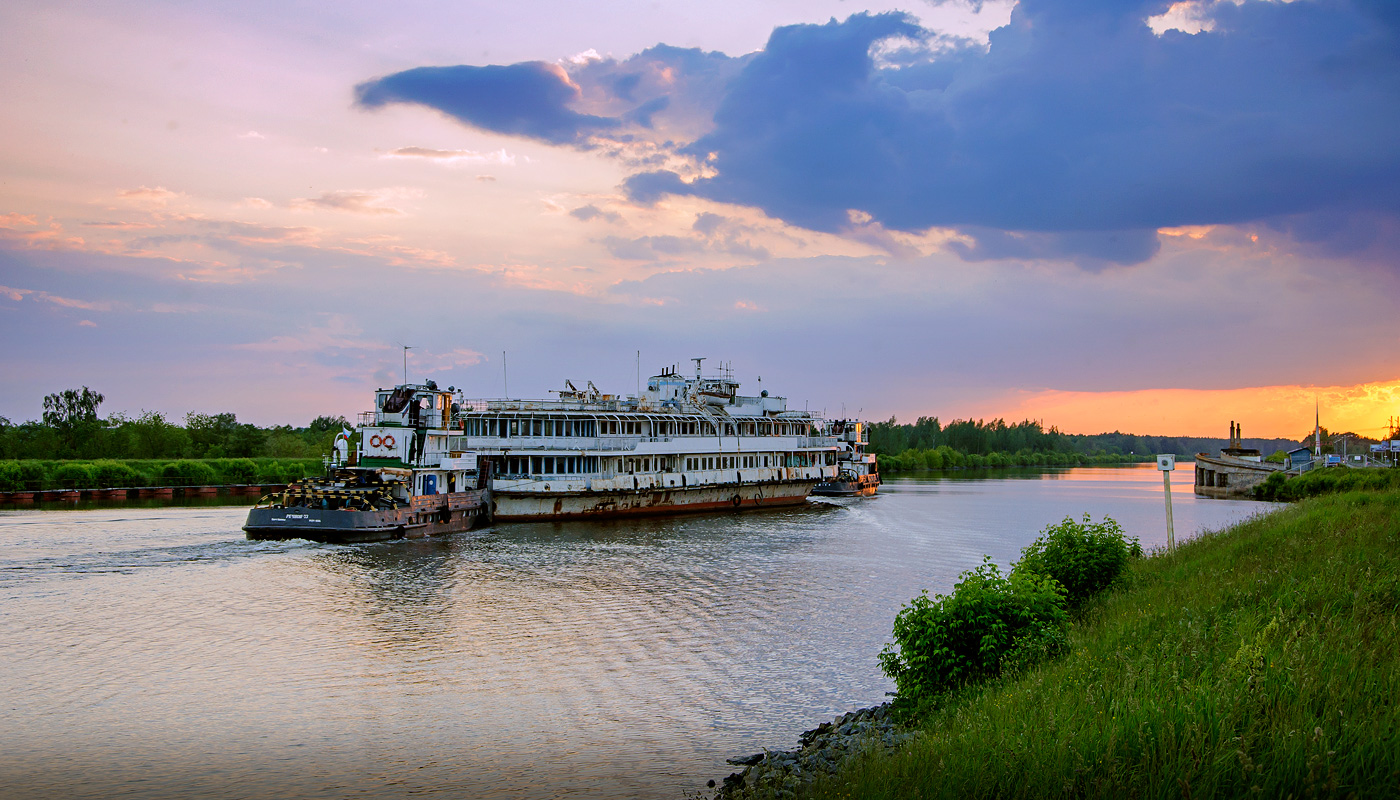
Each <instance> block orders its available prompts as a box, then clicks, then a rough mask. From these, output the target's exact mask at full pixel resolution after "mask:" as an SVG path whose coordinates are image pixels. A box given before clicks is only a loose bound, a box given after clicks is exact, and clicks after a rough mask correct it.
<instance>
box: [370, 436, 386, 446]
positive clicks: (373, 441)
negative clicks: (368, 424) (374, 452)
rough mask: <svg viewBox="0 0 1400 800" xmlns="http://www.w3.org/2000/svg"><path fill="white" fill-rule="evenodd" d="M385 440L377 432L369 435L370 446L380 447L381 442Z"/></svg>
mask: <svg viewBox="0 0 1400 800" xmlns="http://www.w3.org/2000/svg"><path fill="white" fill-rule="evenodd" d="M383 441H384V440H383V439H380V438H379V434H377V433H376V434H375V435H373V436H371V437H369V446H370V447H379V445H380V443H382V442H383Z"/></svg>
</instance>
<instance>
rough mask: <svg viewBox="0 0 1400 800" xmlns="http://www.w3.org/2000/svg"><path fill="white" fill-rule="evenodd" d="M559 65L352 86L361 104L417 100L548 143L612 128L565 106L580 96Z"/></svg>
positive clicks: (438, 70) (409, 75) (443, 71)
mask: <svg viewBox="0 0 1400 800" xmlns="http://www.w3.org/2000/svg"><path fill="white" fill-rule="evenodd" d="M580 93H581V92H580V90H579V87H578V85H577V84H575V83H574V82H573V81H571V80H570V79H569V75H568V73H567V72H565V71H564V69H563V67H561V66H559V65H557V64H546V63H544V62H542V61H531V62H526V63H521V64H509V65H506V66H485V67H471V66H456V67H418V68H416V69H410V70H406V71H404V72H398V73H395V74H393V75H387V76H385V77H383V78H376V79H374V80H371V81H366V82H365V83H362V84H360V85H359V86H357V87H355V99H356V102H357V103H359V105H360V106H362V107H364V108H378V107H380V106H384V105H387V104H389V103H418V104H420V105H425V106H429V107H431V108H436V109H438V110H439V111H442V112H444V113H446V114H449V115H451V116H453V117H455V118H457V119H458V120H460V121H462V122H465V123H467V124H469V125H472V126H475V127H478V128H482V129H484V130H488V131H494V132H496V133H508V134H514V135H518V136H528V137H530V138H533V139H540V140H543V141H546V142H550V143H553V144H567V143H573V142H579V141H582V140H583V139H584V138H585V137H586V136H587V135H588V134H590V133H592V132H594V131H602V130H608V129H610V128H615V127H617V126H618V125H620V124H621V123H620V122H619V121H618V120H616V119H611V118H608V117H600V116H595V115H592V114H580V113H578V112H576V111H573V110H571V109H570V108H569V105H570V103H572V102H573V101H574V100H576V99H577V98H578V97H579V95H580Z"/></svg>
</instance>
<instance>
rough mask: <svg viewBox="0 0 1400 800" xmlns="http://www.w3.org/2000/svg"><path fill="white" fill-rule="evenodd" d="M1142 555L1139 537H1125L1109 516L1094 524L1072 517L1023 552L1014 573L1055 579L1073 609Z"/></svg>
mask: <svg viewBox="0 0 1400 800" xmlns="http://www.w3.org/2000/svg"><path fill="white" fill-rule="evenodd" d="M1141 555H1142V545H1140V544H1138V540H1137V539H1136V538H1132V539H1129V538H1127V537H1125V536H1124V535H1123V528H1122V527H1121V526H1119V524H1118V523H1117V522H1115V521H1114V520H1113V519H1111V518H1109V517H1104V518H1103V521H1102V522H1098V523H1095V522H1092V521H1090V519H1089V515H1088V514H1085V515H1084V519H1083V521H1081V522H1075V521H1074V520H1073V519H1071V518H1070V517H1065V519H1064V521H1063V522H1061V523H1059V524H1057V525H1049V526H1046V528H1045V530H1043V531H1041V532H1040V538H1038V539H1036V540H1035V541H1034V542H1032V543H1031V544H1030V545H1029V546H1028V547H1026V549H1024V550H1022V551H1021V560H1020V561H1019V562H1017V564H1016V567H1015V570H1014V571H1015V572H1027V573H1035V574H1037V575H1044V576H1047V577H1050V578H1053V579H1054V580H1055V581H1056V582H1058V583H1059V584H1060V585H1061V586H1063V587H1064V589H1065V596H1066V599H1067V600H1068V602H1069V605H1070V607H1071V608H1075V607H1078V606H1080V605H1082V604H1083V603H1084V601H1085V600H1088V599H1089V598H1090V597H1091V596H1093V595H1094V594H1096V593H1097V592H1100V591H1102V590H1103V589H1106V588H1108V586H1109V585H1110V584H1112V583H1113V582H1114V581H1115V580H1117V579H1118V576H1119V575H1122V574H1123V570H1125V569H1126V568H1127V566H1128V560H1129V559H1131V558H1136V557H1140V556H1141Z"/></svg>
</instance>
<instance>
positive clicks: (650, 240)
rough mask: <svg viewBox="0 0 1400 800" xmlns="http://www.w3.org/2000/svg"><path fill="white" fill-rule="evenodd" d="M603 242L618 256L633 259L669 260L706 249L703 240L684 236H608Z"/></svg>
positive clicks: (609, 250) (610, 251)
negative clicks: (631, 237)
mask: <svg viewBox="0 0 1400 800" xmlns="http://www.w3.org/2000/svg"><path fill="white" fill-rule="evenodd" d="M602 243H603V246H604V247H606V248H607V249H608V252H609V253H612V254H613V255H614V256H616V257H617V258H622V259H628V260H632V261H654V260H668V259H672V258H675V257H676V256H679V255H685V254H687V253H701V252H704V250H705V243H704V242H703V241H700V240H698V239H691V238H687V237H682V236H639V237H637V238H635V239H625V238H622V237H620V236H607V237H604V238H603V240H602Z"/></svg>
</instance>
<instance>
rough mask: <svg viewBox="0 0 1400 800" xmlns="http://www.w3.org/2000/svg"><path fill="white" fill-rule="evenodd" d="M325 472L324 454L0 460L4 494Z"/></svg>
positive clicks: (286, 478)
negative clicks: (167, 458)
mask: <svg viewBox="0 0 1400 800" xmlns="http://www.w3.org/2000/svg"><path fill="white" fill-rule="evenodd" d="M321 470H322V463H321V459H319V458H267V457H264V458H212V459H176V460H164V459H95V460H91V461H84V460H39V459H26V460H23V461H17V460H10V461H0V492H40V491H53V490H59V489H123V488H135V487H150V486H235V485H248V484H282V483H290V482H291V481H295V480H299V479H301V478H304V477H307V476H309V475H319V474H320V473H321Z"/></svg>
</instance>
